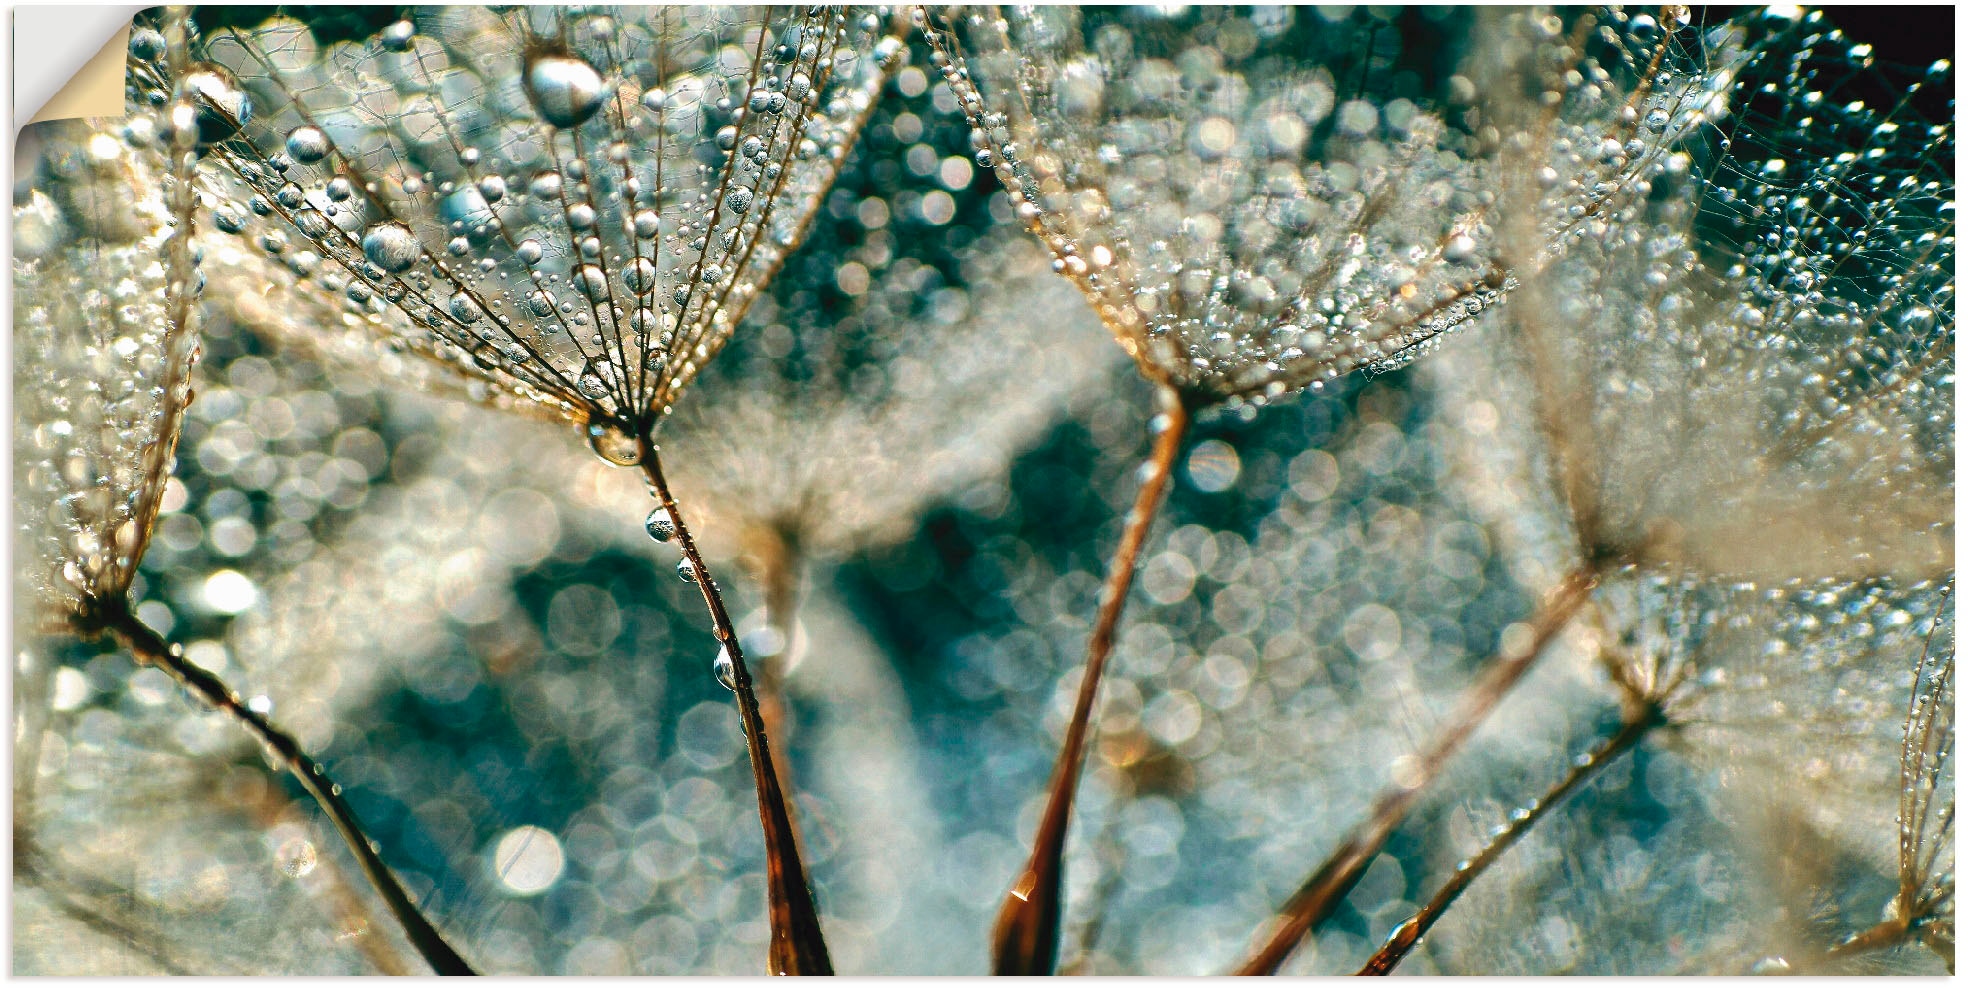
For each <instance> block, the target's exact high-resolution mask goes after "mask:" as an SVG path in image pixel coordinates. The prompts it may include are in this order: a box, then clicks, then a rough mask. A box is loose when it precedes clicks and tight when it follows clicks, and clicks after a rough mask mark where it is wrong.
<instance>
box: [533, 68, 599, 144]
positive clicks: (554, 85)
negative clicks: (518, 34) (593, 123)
mask: <svg viewBox="0 0 1968 988" xmlns="http://www.w3.org/2000/svg"><path fill="white" fill-rule="evenodd" d="M601 94H602V84H601V73H599V72H596V71H595V67H594V66H592V65H589V64H588V63H586V62H584V61H582V60H580V59H578V58H573V57H570V56H567V55H549V56H547V57H545V58H538V59H535V60H534V61H533V64H532V65H529V66H527V69H526V95H527V96H528V97H529V98H531V99H532V100H533V107H534V109H537V110H539V111H540V118H541V119H543V120H545V121H546V122H548V123H550V124H553V125H554V126H556V127H574V126H578V125H580V124H581V123H583V122H585V121H586V120H587V119H588V118H589V117H592V116H594V115H595V111H596V110H599V109H601Z"/></svg>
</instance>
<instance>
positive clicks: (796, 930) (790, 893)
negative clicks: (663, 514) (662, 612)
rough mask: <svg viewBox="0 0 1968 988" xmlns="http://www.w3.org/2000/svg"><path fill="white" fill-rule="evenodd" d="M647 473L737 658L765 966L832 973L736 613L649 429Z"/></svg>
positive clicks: (734, 668) (640, 438)
mask: <svg viewBox="0 0 1968 988" xmlns="http://www.w3.org/2000/svg"><path fill="white" fill-rule="evenodd" d="M637 433H638V434H637V438H636V444H637V448H638V451H639V452H640V454H641V455H640V457H639V460H640V465H641V466H642V472H643V476H644V477H645V478H646V479H647V480H648V481H649V486H650V489H651V491H652V492H654V493H655V495H656V500H657V501H658V502H659V503H660V504H662V506H663V510H665V511H667V512H669V514H670V520H671V521H672V522H674V523H675V524H676V535H677V544H678V545H679V546H681V547H682V549H683V557H684V558H685V559H687V560H689V561H690V565H691V567H692V568H693V570H694V572H695V573H696V574H697V589H698V590H700V591H702V592H703V594H704V606H705V607H706V608H708V609H709V610H710V612H711V628H712V631H713V632H714V633H715V634H716V635H717V639H718V642H719V644H721V645H723V646H724V650H725V654H726V655H727V656H729V657H730V659H731V674H732V682H733V685H734V687H735V689H734V692H736V693H737V696H738V718H739V722H740V724H741V725H742V727H743V728H744V732H745V748H746V750H747V752H748V753H749V754H750V755H751V760H752V781H753V782H754V783H755V785H756V786H757V789H758V801H759V824H760V826H761V827H762V828H763V829H764V831H765V884H766V912H767V919H768V921H769V922H770V923H771V926H772V941H771V944H770V945H769V946H768V947H767V949H766V969H767V970H768V971H769V972H770V973H772V974H832V973H834V968H833V962H832V961H831V960H829V959H828V957H827V942H826V940H825V939H824V938H823V937H822V936H821V934H820V914H819V910H818V909H816V908H815V907H814V904H813V889H812V887H811V886H810V885H809V883H808V882H807V877H806V867H805V865H804V864H802V863H801V858H800V849H799V841H798V839H797V838H796V836H795V830H794V827H793V817H792V811H791V809H790V808H789V807H788V806H787V799H786V794H785V792H784V791H783V790H782V789H781V788H780V785H779V773H778V772H777V771H776V770H775V769H774V767H773V758H772V752H771V745H770V744H769V743H768V742H767V739H766V728H765V718H764V716H763V715H762V714H761V713H760V712H759V699H758V693H757V692H756V690H755V689H754V688H753V685H752V674H751V672H750V670H748V669H747V668H746V666H745V654H744V651H743V650H742V649H740V648H739V647H738V632H737V629H736V628H735V627H734V626H733V625H732V623H731V615H730V614H729V613H728V612H727V611H725V609H724V598H723V597H722V596H720V595H719V593H718V589H717V581H715V580H713V579H711V573H710V570H709V569H708V568H707V567H706V566H705V565H704V557H703V556H701V555H699V554H698V552H697V542H696V540H695V539H693V538H691V536H690V526H688V525H686V524H684V521H683V514H682V512H680V511H678V510H677V505H676V498H675V497H674V496H672V495H671V494H670V486H669V484H668V483H667V482H666V481H665V480H664V479H663V465H662V462H661V460H660V455H659V453H658V451H657V449H656V444H655V443H654V442H652V441H651V440H650V438H649V432H648V430H646V429H640V430H637Z"/></svg>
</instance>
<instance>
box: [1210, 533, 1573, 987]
mask: <svg viewBox="0 0 1968 988" xmlns="http://www.w3.org/2000/svg"><path fill="white" fill-rule="evenodd" d="M1598 579H1599V577H1598V571H1597V570H1596V569H1593V568H1589V567H1588V568H1581V569H1577V570H1574V571H1572V572H1571V573H1570V574H1568V575H1567V576H1566V577H1565V578H1564V579H1563V580H1562V581H1560V582H1559V584H1558V586H1556V587H1554V588H1552V590H1551V591H1550V592H1549V593H1547V594H1546V595H1545V598H1544V600H1543V601H1542V602H1541V603H1540V604H1539V605H1538V610H1537V613H1536V614H1535V615H1533V616H1532V618H1531V641H1530V643H1529V644H1528V645H1527V646H1525V647H1523V648H1521V649H1517V650H1514V651H1506V652H1500V653H1498V655H1497V658H1496V660H1495V661H1494V662H1492V663H1491V664H1490V667H1489V669H1488V670H1487V671H1486V672H1485V673H1484V674H1483V677H1482V678H1481V679H1479V680H1477V681H1476V683H1475V685H1473V686H1471V687H1470V688H1469V689H1468V691H1467V692H1465V693H1464V694H1463V699H1462V705H1461V707H1460V708H1459V709H1458V710H1457V711H1456V713H1455V715H1454V716H1453V717H1451V718H1450V719H1449V722H1448V725H1447V726H1446V727H1444V728H1443V729H1442V731H1441V732H1440V733H1439V734H1437V735H1436V736H1435V739H1434V740H1433V741H1432V742H1430V744H1429V746H1428V748H1427V750H1426V751H1424V752H1423V753H1422V755H1421V769H1420V774H1419V776H1418V777H1416V778H1415V779H1413V780H1412V782H1411V783H1408V784H1399V783H1397V784H1394V785H1390V786H1389V787H1388V788H1386V789H1383V790H1381V792H1380V795H1379V796H1377V797H1375V799H1374V805H1373V811H1372V813H1371V814H1370V815H1369V816H1368V818H1367V819H1366V820H1365V821H1364V822H1362V823H1361V824H1359V825H1358V826H1355V827H1354V828H1353V830H1352V832H1350V833H1348V834H1347V835H1346V836H1345V837H1344V838H1343V839H1342V840H1341V841H1340V843H1339V847H1338V848H1336V849H1335V850H1334V851H1333V852H1332V854H1331V855H1329V856H1328V857H1327V858H1326V860H1325V862H1324V863H1323V864H1321V865H1320V866H1319V869H1318V870H1317V871H1315V872H1313V873H1312V875H1311V877H1309V878H1307V879H1306V880H1305V882H1304V883H1303V884H1301V885H1300V886H1299V887H1298V891H1297V892H1294V893H1293V894H1292V897H1291V898H1290V899H1289V900H1287V901H1286V902H1285V905H1284V908H1282V909H1280V910H1279V911H1278V916H1277V919H1276V926H1275V927H1274V928H1273V929H1272V931H1271V934H1270V936H1269V937H1268V938H1267V939H1266V940H1265V942H1264V944H1263V945H1262V946H1261V947H1259V948H1258V950H1257V951H1256V952H1255V953H1253V954H1252V955H1251V956H1250V957H1249V958H1248V959H1247V960H1245V961H1244V962H1243V963H1242V964H1240V965H1238V967H1237V968H1236V971H1235V973H1237V974H1276V973H1278V968H1279V967H1281V966H1283V965H1284V963H1285V960H1286V959H1287V958H1289V957H1290V956H1291V955H1292V952H1293V951H1295V950H1297V949H1298V945H1299V942H1300V941H1302V940H1303V939H1304V938H1305V937H1306V935H1307V934H1309V933H1311V932H1312V931H1314V930H1316V929H1318V928H1319V926H1320V925H1321V924H1323V923H1325V921H1326V920H1327V919H1330V918H1331V917H1332V914H1333V913H1334V912H1335V911H1337V910H1338V909H1339V904H1340V903H1341V902H1342V901H1344V900H1345V898H1346V894H1347V893H1348V892H1350V891H1352V890H1353V886H1354V885H1355V884H1356V883H1358V882H1359V880H1360V876H1361V875H1363V874H1365V873H1366V870H1367V865H1369V864H1370V863H1372V862H1373V859H1374V856H1375V855H1376V854H1379V853H1380V849H1381V848H1382V847H1383V846H1385V845H1386V843H1387V839H1388V838H1389V837H1391V836H1393V834H1394V829H1395V828H1396V827H1398V826H1400V825H1401V821H1402V820H1404V819H1406V818H1407V815H1408V810H1409V809H1411V808H1412V807H1413V806H1414V802H1415V800H1416V799H1417V798H1419V797H1420V795H1421V793H1422V791H1423V790H1425V789H1427V788H1428V785H1429V783H1431V782H1433V781H1434V780H1435V779H1436V778H1437V777H1438V776H1440V775H1441V773H1442V769H1443V767H1444V766H1445V765H1446V764H1447V763H1448V760H1449V759H1450V758H1451V757H1453V756H1454V755H1455V753H1456V752H1457V751H1458V750H1460V749H1461V747H1462V745H1463V742H1465V741H1467V740H1468V739H1469V735H1470V734H1471V733H1473V732H1474V731H1475V730H1476V728H1477V726H1479V725H1480V724H1482V722H1483V720H1484V719H1485V718H1486V717H1488V716H1489V714H1490V711H1491V710H1493V709H1495V708H1496V705H1497V703H1498V702H1499V701H1501V700H1502V699H1503V697H1504V694H1506V693H1508V692H1509V691H1510V688H1511V687H1512V686H1515V685H1516V684H1517V681H1518V680H1520V679H1522V678H1523V677H1524V674H1525V673H1526V672H1529V671H1530V668H1531V665H1532V664H1533V663H1534V662H1536V661H1537V657H1538V656H1539V655H1540V654H1541V653H1543V651H1544V649H1545V646H1547V645H1549V644H1550V643H1551V639H1553V638H1555V637H1557V634H1558V632H1559V631H1561V630H1563V629H1564V627H1565V625H1566V624H1567V623H1569V622H1570V621H1571V618H1572V616H1573V615H1574V614H1577V613H1578V611H1579V608H1581V607H1583V606H1584V605H1585V602H1586V600H1587V599H1588V598H1589V597H1590V595H1591V593H1592V588H1593V587H1594V586H1596V585H1597V583H1598Z"/></svg>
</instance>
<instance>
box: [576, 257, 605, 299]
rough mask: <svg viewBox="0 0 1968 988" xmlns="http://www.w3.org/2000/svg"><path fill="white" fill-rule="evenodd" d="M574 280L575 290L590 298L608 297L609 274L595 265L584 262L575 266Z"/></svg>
mask: <svg viewBox="0 0 1968 988" xmlns="http://www.w3.org/2000/svg"><path fill="white" fill-rule="evenodd" d="M572 280H573V282H574V288H575V290H576V291H579V292H580V293H581V294H582V295H585V296H587V297H588V298H589V299H603V298H607V297H608V276H607V275H606V274H603V273H602V271H601V268H599V267H596V266H595V265H592V264H583V265H581V266H580V267H578V268H575V269H574V275H573V278H572Z"/></svg>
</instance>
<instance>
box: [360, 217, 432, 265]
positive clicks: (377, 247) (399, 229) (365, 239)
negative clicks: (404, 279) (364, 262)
mask: <svg viewBox="0 0 1968 988" xmlns="http://www.w3.org/2000/svg"><path fill="white" fill-rule="evenodd" d="M420 252H421V251H420V248H419V247H418V245H417V235H416V234H415V233H412V232H410V228H409V227H407V226H404V225H403V224H401V223H397V222H394V221H391V222H388V223H378V224H376V225H375V226H372V227H370V228H369V232H367V233H364V234H363V235H362V256H364V257H367V258H368V259H369V263H371V264H374V265H375V266H377V267H379V268H382V269H383V270H384V271H387V272H389V273H390V274H402V273H403V272H405V271H408V270H410V266H411V265H413V264H415V263H417V255H418V254H419V253H420Z"/></svg>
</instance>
